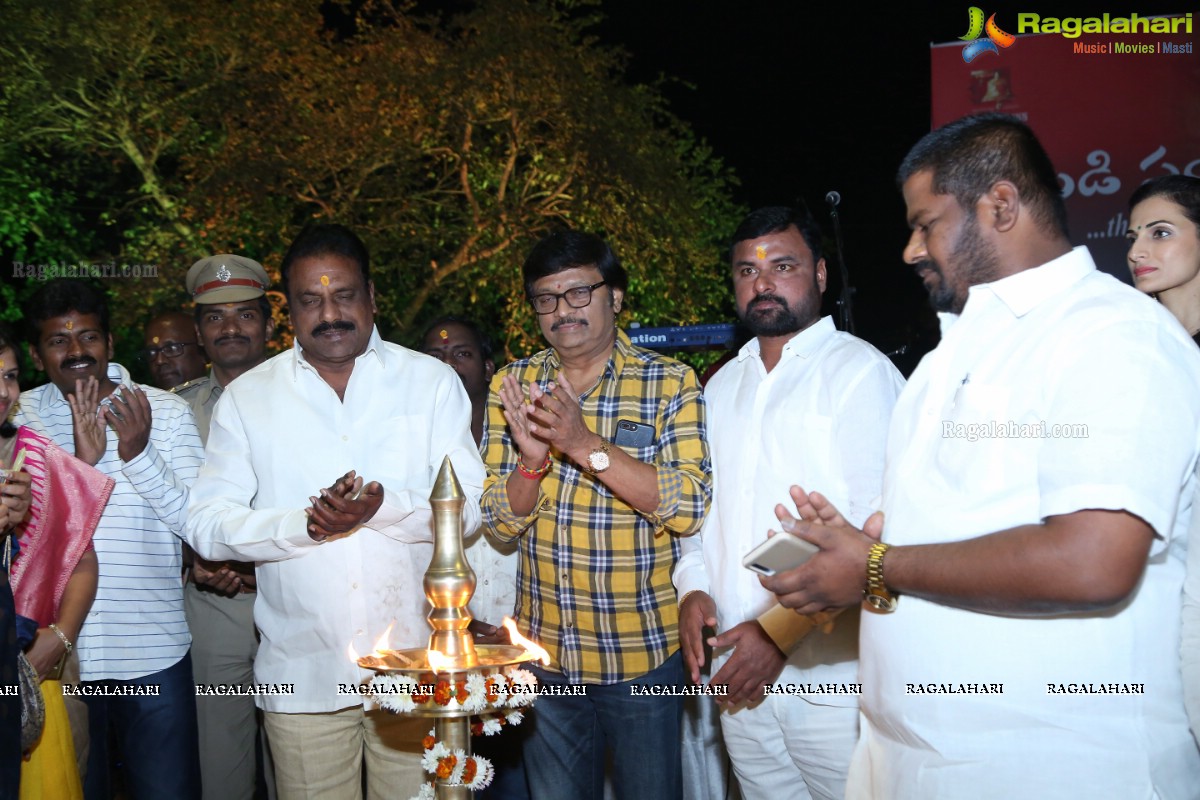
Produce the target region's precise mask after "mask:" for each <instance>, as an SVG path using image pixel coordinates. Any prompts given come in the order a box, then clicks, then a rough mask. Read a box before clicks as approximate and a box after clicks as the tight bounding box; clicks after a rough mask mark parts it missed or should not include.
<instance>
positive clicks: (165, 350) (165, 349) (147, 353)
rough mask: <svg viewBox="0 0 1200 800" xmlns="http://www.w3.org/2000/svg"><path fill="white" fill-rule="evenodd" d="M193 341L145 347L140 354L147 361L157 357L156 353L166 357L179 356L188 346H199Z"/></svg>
mask: <svg viewBox="0 0 1200 800" xmlns="http://www.w3.org/2000/svg"><path fill="white" fill-rule="evenodd" d="M199 346H200V345H198V344H196V343H195V342H171V343H170V344H164V345H163V346H162V347H147V348H146V349H145V350H143V351H142V356H144V357H145V359H146V360H147V361H153V360H154V359H156V358H158V354H159V353H162V354H163V355H164V356H166V357H167V358H179V357H180V356H181V355H183V351H184V350H185V349H187V348H189V347H199Z"/></svg>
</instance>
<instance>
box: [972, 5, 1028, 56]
mask: <svg viewBox="0 0 1200 800" xmlns="http://www.w3.org/2000/svg"><path fill="white" fill-rule="evenodd" d="M983 33H987V38H986V39H980V38H979V36H980V34H983ZM958 38H959V40H960V41H963V42H967V45H966V46H965V47H963V52H962V57H963V61H965V62H967V63H968V64H970V63H971V62H972V61H974V60H975V59H976V58H977V57H979V56H980V55H982V54H984V53H995V54H996V55H1000V50H999V48H1001V47H1005V48H1008V47H1012V46H1013V44H1014V43H1015V42H1016V41H1017V37H1015V36H1013V35H1012V34H1011V33H1005V32H1004V31H1002V30H1000V26H999V25H997V24H996V15H995V14H992V15H991V16H990V17H988V20H987V24H986V25H985V24H984V22H983V9H982V8H980V7H979V6H971V7H970V8H969V9H967V35H966V36H960V37H958Z"/></svg>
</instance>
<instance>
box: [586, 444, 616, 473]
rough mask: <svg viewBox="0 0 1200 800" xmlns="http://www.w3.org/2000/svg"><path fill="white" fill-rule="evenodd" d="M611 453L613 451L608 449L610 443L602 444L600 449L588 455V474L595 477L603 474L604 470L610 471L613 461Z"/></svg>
mask: <svg viewBox="0 0 1200 800" xmlns="http://www.w3.org/2000/svg"><path fill="white" fill-rule="evenodd" d="M610 452H611V450H610V449H609V447H608V442H602V443H601V444H600V446H599V447H597V448H596V449H595V450H593V451H592V452H590V453H588V457H587V468H588V472H590V473H592V474H593V475H599V474H600V473H601V472H604V470H606V469H608V468H609V466H611V465H612V460H611V459H610V458H609V456H608V454H609V453H610Z"/></svg>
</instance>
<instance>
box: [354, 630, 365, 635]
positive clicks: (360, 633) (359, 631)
mask: <svg viewBox="0 0 1200 800" xmlns="http://www.w3.org/2000/svg"><path fill="white" fill-rule="evenodd" d="M362 635H363V632H362V628H359V629H358V633H356V634H355V636H362Z"/></svg>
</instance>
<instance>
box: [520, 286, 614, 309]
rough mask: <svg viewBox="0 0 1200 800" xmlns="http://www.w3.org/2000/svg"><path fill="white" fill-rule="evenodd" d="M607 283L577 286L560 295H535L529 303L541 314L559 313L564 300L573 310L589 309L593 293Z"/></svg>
mask: <svg viewBox="0 0 1200 800" xmlns="http://www.w3.org/2000/svg"><path fill="white" fill-rule="evenodd" d="M606 283H608V281H600V282H599V283H593V284H592V285H591V286H576V287H574V288H573V289H567V290H566V291H565V292H559V293H558V294H555V293H554V292H546V293H545V294H535V295H534V296H533V297H531V298H529V302H530V303H532V304H533V310H534V311H536V312H537V313H539V314H553V313H554V312H555V311H558V301H559V300H563V299H565V300H566V301H567V305H569V306H570V307H571V308H587V307H588V306H589V305H591V303H592V292H594V291H596V290H597V289H599V288H600V287H601V286H603V285H604V284H606Z"/></svg>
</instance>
